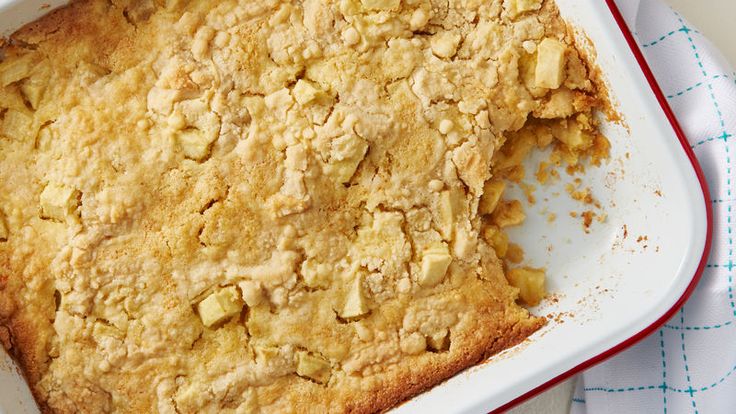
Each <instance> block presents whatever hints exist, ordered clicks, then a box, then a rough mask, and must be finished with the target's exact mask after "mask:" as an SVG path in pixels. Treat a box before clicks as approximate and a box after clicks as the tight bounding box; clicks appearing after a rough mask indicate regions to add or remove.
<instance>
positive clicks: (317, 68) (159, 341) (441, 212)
mask: <svg viewBox="0 0 736 414" xmlns="http://www.w3.org/2000/svg"><path fill="white" fill-rule="evenodd" d="M404 3H407V4H404ZM408 3H410V2H399V1H396V0H346V1H341V2H336V1H328V2H322V1H319V0H303V1H302V0H295V1H293V2H287V1H273V2H242V3H240V4H238V3H236V2H215V1H212V2H210V1H198V2H179V1H166V2H164V1H154V0H140V1H118V0H113V1H102V0H99V1H98V0H89V1H77V2H73V3H72V4H71V5H70V6H68V7H65V8H62V9H60V10H57V11H55V12H53V13H51V14H50V15H48V16H46V17H44V18H42V19H40V20H39V21H37V22H34V23H32V24H30V25H28V26H26V27H25V28H23V29H21V30H20V31H18V32H17V33H16V34H14V35H13V37H12V41H11V44H10V45H9V46H7V47H6V48H5V53H6V59H5V61H3V62H0V88H1V89H0V94H1V95H0V342H2V344H3V346H4V347H5V348H6V349H7V350H8V351H9V352H10V353H11V354H12V355H13V356H14V357H15V358H16V359H17V360H18V362H19V364H20V366H21V367H22V368H23V370H24V372H25V375H26V378H27V380H28V383H29V384H30V385H31V389H32V392H33V394H34V396H35V398H36V400H37V401H38V402H39V404H40V406H41V409H42V411H44V412H56V413H67V412H69V413H71V412H154V411H159V412H179V413H185V412H335V413H339V412H356V413H367V412H374V411H382V410H385V409H388V408H390V407H392V406H394V405H395V404H397V403H399V402H401V401H403V400H404V399H406V398H409V397H411V396H413V395H416V394H417V393H419V392H422V391H423V390H426V389H428V388H429V387H431V386H433V385H435V384H437V383H439V382H440V381H442V380H444V379H446V378H449V377H450V376H452V375H454V374H455V373H457V372H459V371H460V370H462V369H464V368H467V367H469V366H471V365H473V364H476V363H478V362H479V361H481V360H483V359H485V358H487V357H489V356H490V355H493V354H494V353H496V352H499V351H501V350H503V349H506V348H508V347H510V346H513V345H515V344H517V343H519V342H521V341H523V340H524V339H525V338H526V337H528V336H529V335H530V334H531V333H533V332H534V331H535V330H537V329H539V328H540V327H541V326H542V325H543V324H544V319H543V318H537V317H534V316H532V315H530V314H529V313H528V312H527V311H526V310H524V309H523V308H521V307H519V306H518V305H517V304H516V303H515V300H516V298H517V296H518V292H519V291H518V289H517V288H514V287H512V286H510V285H509V283H508V282H507V281H506V279H505V277H504V275H503V271H502V268H503V265H502V262H501V260H500V259H499V258H498V257H497V256H503V254H502V253H501V251H505V247H503V248H502V246H501V244H502V243H501V244H500V242H499V240H501V241H502V240H503V238H500V239H493V240H491V239H490V238H489V237H490V236H489V237H486V236H485V235H486V234H488V235H491V234H496V235H497V234H500V233H501V232H502V230H501V229H500V227H503V226H505V225H510V224H513V223H517V222H518V221H520V220H518V217H505V218H504V220H505V221H503V222H502V221H501V220H500V219H499V218H498V217H497V216H494V215H492V214H491V213H492V212H493V211H492V210H493V208H491V207H488V205H489V202H486V204H485V207H484V208H485V209H488V211H484V212H479V211H478V205H479V203H482V202H483V201H482V197H483V195H484V191H485V188H486V186H485V184H486V183H487V182H488V180H489V179H490V178H491V167H493V168H494V171H495V169H500V167H499V166H503V167H504V168H507V169H514V168H516V171H517V172H518V165H519V162H520V161H521V159H522V158H523V156H524V155H525V152H524V151H527V150H524V151H519V150H518V148H522V147H524V145H526V144H528V143H530V142H531V141H529V140H530V139H531V140H532V141H533V140H535V139H537V140H541V138H534V134H537V133H539V135H540V137H541V136H542V135H545V134H546V135H548V136H549V137H550V138H549V142H547V143H546V144H545V145H549V144H550V143H551V142H552V140H553V138H555V139H556V140H554V142H555V144H554V145H555V146H556V147H557V148H558V150H559V151H564V152H565V154H567V155H568V156H569V157H570V158H575V160H577V157H578V156H582V155H584V154H586V151H588V150H589V149H590V148H591V145H592V143H591V142H592V138H591V137H592V136H593V134H594V132H595V125H594V123H593V122H592V121H589V119H590V113H591V111H592V110H593V109H594V108H595V107H596V106H598V105H599V104H600V101H599V100H598V98H599V97H600V95H599V94H598V93H597V92H596V90H595V87H594V84H593V83H592V82H591V79H590V74H589V73H588V70H587V68H586V65H585V61H584V59H581V58H580V57H579V54H578V52H577V51H576V50H575V49H574V48H572V47H571V46H570V45H571V41H572V39H571V37H570V35H569V33H567V32H566V29H565V26H564V22H562V21H561V20H560V18H559V16H558V14H557V11H556V9H555V7H554V4H553V3H552V2H551V1H545V2H543V3H541V2H538V4H537V5H536V6H535V5H534V4H535V2H534V1H526V2H521V3H519V2H515V1H511V0H506V1H503V2H502V1H493V2H488V3H487V4H486V2H477V1H462V2H457V4H456V2H449V3H448V2H445V3H442V4H434V3H432V2H426V3H421V2H420V3H416V4H408ZM517 3H519V4H521V5H519V4H517ZM529 5H532V6H531V8H528V7H530V6H529ZM537 6H538V7H537ZM525 7H526V8H527V9H524V8H525ZM520 8H521V9H520ZM542 44H544V47H545V48H546V49H545V52H544V53H547V54H546V55H544V56H541V57H540V56H538V55H541V54H542V52H537V51H536V50H537V48H538V47H541V46H539V45H542ZM530 119H533V121H529V120H530ZM530 137H532V138H530ZM527 141H529V142H527ZM530 145H533V144H530ZM538 145H539V146H542V144H539V143H538ZM502 146H503V148H504V149H503V150H501V151H498V150H499V148H500V147H502ZM527 152H528V151H527ZM499 174H500V173H499ZM507 216H508V215H507ZM488 229H492V230H493V231H488ZM505 243H508V240H506V241H505Z"/></svg>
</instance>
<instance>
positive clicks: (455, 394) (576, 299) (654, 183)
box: [0, 0, 710, 413]
mask: <svg viewBox="0 0 736 414" xmlns="http://www.w3.org/2000/svg"><path fill="white" fill-rule="evenodd" d="M608 1H609V3H610V6H609V5H607V4H606V2H603V1H600V0H599V1H579V0H557V2H558V5H559V7H560V9H561V11H562V14H563V15H564V16H565V18H566V19H567V20H568V21H569V22H571V23H572V24H573V26H575V27H576V28H578V29H580V30H581V32H582V33H585V35H587V36H588V37H589V38H590V40H591V41H592V43H593V44H594V46H595V49H596V52H597V59H596V61H597V64H598V65H599V66H600V69H601V71H602V74H603V77H604V79H605V80H606V82H607V83H608V85H609V88H610V90H611V95H612V99H613V102H614V105H615V107H616V109H617V110H618V111H619V112H620V114H621V115H622V117H623V119H624V121H625V125H619V124H614V123H606V124H605V126H604V132H605V134H606V135H607V136H608V138H609V139H610V140H611V142H612V158H611V161H610V163H608V165H605V166H603V167H601V168H598V169H594V168H592V169H589V170H588V173H587V175H586V176H585V181H586V183H585V185H589V186H591V187H592V189H593V193H594V194H595V195H596V197H597V198H598V199H599V200H601V201H602V204H603V206H604V208H605V212H606V213H607V214H608V218H607V220H606V221H605V222H604V223H594V224H593V226H592V231H591V232H590V233H589V234H586V233H585V232H584V231H583V227H582V225H581V221H580V219H579V218H572V217H570V215H569V213H570V212H571V211H578V212H580V211H582V210H583V209H584V207H583V206H581V205H580V204H579V203H578V202H574V201H572V200H571V199H570V198H569V197H568V196H567V195H566V193H565V190H564V184H565V182H566V181H565V180H563V181H562V182H561V183H560V184H558V185H552V186H548V187H542V188H539V189H538V191H537V194H536V198H537V200H540V201H539V202H538V203H537V204H536V205H532V206H527V211H528V216H529V218H528V219H527V222H526V223H525V225H524V226H523V227H521V228H519V229H517V230H515V231H514V232H513V234H512V238H513V239H514V241H516V242H518V243H520V244H521V245H522V246H524V249H525V251H526V262H527V263H528V264H530V265H533V266H544V267H546V268H547V270H548V274H549V278H550V282H549V285H550V288H551V290H552V291H553V292H554V293H555V295H553V296H554V297H555V298H556V301H548V302H546V303H544V304H542V305H541V306H540V307H538V309H536V310H535V311H536V312H538V313H539V314H543V315H546V314H552V315H555V316H556V317H554V318H552V320H551V321H550V323H549V324H548V325H547V326H546V327H545V328H544V329H542V330H541V331H540V332H538V333H536V334H535V335H534V336H533V337H532V338H531V339H530V340H529V341H527V342H525V343H524V344H522V345H520V346H518V347H515V348H513V349H511V350H507V351H505V352H503V353H502V354H500V355H497V356H495V357H493V358H492V359H491V360H490V361H489V362H487V363H484V364H482V365H480V366H477V367H474V368H471V369H469V370H467V371H466V372H465V373H462V374H459V375H457V376H456V377H454V378H453V379H451V380H449V381H447V382H446V383H444V384H442V385H440V386H438V387H435V388H434V389H433V390H431V391H429V392H427V393H425V394H423V395H421V396H419V397H417V398H415V399H413V400H411V401H409V402H408V403H406V404H404V405H402V406H400V407H399V408H397V409H395V410H394V412H397V413H412V412H422V413H434V412H437V413H450V412H457V413H482V412H488V411H491V410H496V409H498V410H501V409H503V408H508V407H509V406H510V405H511V404H513V403H516V402H519V401H521V400H522V399H524V398H527V397H529V396H530V395H533V394H534V393H536V392H539V391H541V390H542V389H544V388H546V387H549V386H550V385H552V384H554V383H556V382H558V381H560V380H562V379H564V378H565V377H567V376H569V375H572V374H573V373H574V372H577V371H579V370H581V369H583V368H585V367H587V366H590V365H591V364H593V363H595V362H597V361H600V360H602V359H603V358H606V357H608V356H610V355H612V354H614V353H615V352H617V351H620V350H621V349H623V348H625V347H626V346H629V345H631V344H633V343H634V342H635V341H636V340H638V339H641V338H642V337H644V336H645V335H646V334H647V333H648V332H650V331H651V330H653V329H654V328H655V327H656V326H657V325H658V324H660V323H662V322H663V321H664V320H665V319H666V318H667V317H668V316H669V314H670V313H672V312H673V311H674V310H675V309H676V308H677V307H678V306H679V305H680V304H681V303H682V302H683V301H684V300H685V298H686V296H687V295H688V294H689V293H690V291H692V289H693V288H694V286H695V283H696V282H697V279H698V278H699V275H700V273H701V271H702V268H703V266H704V263H705V259H706V252H707V251H708V247H709V240H710V207H709V206H710V204H709V202H708V200H709V198H708V196H707V188H706V186H705V183H704V180H703V178H702V174H701V173H700V169H699V167H698V166H697V163H695V161H694V157H693V155H692V151H691V150H690V148H689V146H688V145H687V143H686V141H685V140H684V137H683V136H682V134H681V132H680V130H679V128H678V127H677V125H676V123H675V122H674V118H673V117H672V115H671V112H670V111H669V108H668V107H667V106H666V102H665V99H664V98H663V96H662V95H661V92H659V90H658V88H657V87H656V84H654V83H653V81H652V78H651V74H650V73H648V69H646V66H645V65H644V66H640V62H642V63H643V59H641V56H640V55H638V56H637V54H638V49H636V51H635V50H634V49H632V48H631V47H630V46H629V44H632V45H633V43H630V42H632V39H631V38H630V34H629V33H628V31H626V34H624V33H623V32H622V28H620V27H619V23H617V19H616V18H615V17H619V22H620V21H621V20H620V16H615V10H613V9H609V7H612V8H613V7H614V6H612V1H611V0H608ZM62 3H64V2H63V1H52V2H49V1H48V0H46V1H35V0H33V1H29V0H25V1H20V0H0V34H4V35H7V34H9V33H10V32H11V31H12V30H15V29H16V28H17V27H18V26H20V25H21V24H23V23H26V22H28V21H31V20H33V19H35V18H37V17H39V16H41V15H42V14H43V13H45V12H47V11H48V10H49V8H48V7H47V8H42V5H43V4H49V5H50V6H52V7H53V6H56V5H59V4H62ZM626 36H629V37H628V38H627V37H626ZM648 77H649V79H648ZM653 89H654V90H653ZM655 90H656V92H655ZM627 154H628V155H629V156H627ZM530 165H531V164H530ZM563 175H564V174H563ZM545 199H546V200H547V201H544V200H545ZM548 213H554V214H556V216H557V219H556V220H555V221H554V222H552V223H549V222H548V221H547V217H548ZM640 236H641V239H640ZM645 236H646V240H645V239H644V237H645ZM637 240H638V241H637ZM556 321H557V322H556ZM3 357H4V358H6V361H5V362H2V363H0V413H2V412H3V411H6V412H10V413H31V412H37V409H36V408H35V405H34V403H33V399H32V398H31V397H30V394H29V392H28V390H27V387H26V386H25V384H24V383H23V381H22V378H21V377H20V376H19V375H18V374H17V373H16V371H15V370H14V369H13V368H12V363H11V362H10V361H9V360H8V359H7V356H5V355H3Z"/></svg>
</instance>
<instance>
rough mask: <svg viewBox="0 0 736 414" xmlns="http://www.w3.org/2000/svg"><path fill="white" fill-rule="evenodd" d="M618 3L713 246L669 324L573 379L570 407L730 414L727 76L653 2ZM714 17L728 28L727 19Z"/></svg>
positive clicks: (732, 259) (734, 332)
mask: <svg viewBox="0 0 736 414" xmlns="http://www.w3.org/2000/svg"><path fill="white" fill-rule="evenodd" d="M693 1H695V0H693ZM729 1H732V0H729ZM617 3H618V4H619V6H620V8H621V10H622V13H623V14H624V17H625V18H626V20H627V23H628V25H629V27H630V28H631V29H632V30H633V31H634V34H635V37H636V39H637V42H638V43H639V45H640V48H641V49H642V51H643V52H644V56H645V57H646V59H647V62H648V63H649V65H650V66H651V68H652V71H653V72H654V75H655V76H656V78H657V81H658V83H659V85H660V86H661V87H662V90H663V91H664V93H665V95H666V96H667V99H668V101H669V104H670V105H671V106H672V109H673V110H674V112H675V115H676V116H677V118H678V120H679V121H680V124H681V125H682V127H683V129H684V131H685V134H686V135H687V138H688V140H689V141H690V145H691V147H692V148H693V150H694V151H695V155H696V156H697V158H698V160H699V161H700V164H701V166H702V167H703V170H704V172H705V176H706V178H707V181H708V185H709V186H710V191H711V196H712V200H711V202H712V203H713V212H714V229H713V230H714V238H713V248H712V250H711V255H710V259H709V261H708V266H707V268H706V270H705V273H704V274H703V278H702V280H701V282H700V284H699V285H698V286H697V288H696V290H695V292H694V293H693V295H692V297H691V298H690V299H689V300H688V301H687V303H686V304H685V305H684V306H683V307H682V309H680V310H679V311H678V312H677V313H676V314H675V316H674V317H673V318H672V319H671V320H670V321H668V322H667V323H666V324H665V325H663V326H661V327H660V328H658V329H657V330H656V331H654V333H653V334H652V335H651V336H649V337H648V338H647V339H645V340H643V341H642V342H640V343H639V344H637V345H635V346H634V347H633V348H631V349H629V350H627V351H625V352H623V353H622V354H620V355H617V356H616V357H614V358H612V359H610V360H608V361H606V362H604V363H602V364H600V365H598V366H596V367H594V368H592V369H590V370H588V371H586V372H585V373H583V374H582V375H581V376H580V378H579V379H578V384H577V389H576V391H575V394H574V397H573V402H572V408H571V413H572V414H607V413H665V414H666V413H672V414H679V413H695V414H698V413H703V414H710V413H714V414H715V413H717V414H720V413H736V374H735V373H734V371H736V300H735V299H734V289H736V275H735V274H734V272H736V255H735V254H734V238H736V188H734V185H736V73H735V72H734V71H733V69H732V67H731V66H730V65H729V64H728V63H727V62H726V60H725V59H724V58H723V57H722V56H721V55H720V54H719V53H718V51H717V50H716V49H715V48H714V47H713V45H712V44H710V43H709V42H708V40H707V39H706V38H705V37H704V36H703V35H702V34H701V33H700V32H699V31H698V30H696V29H695V28H693V27H692V26H691V25H690V24H689V23H688V22H686V21H685V19H684V18H683V17H682V16H680V15H679V14H678V13H677V12H675V11H674V10H672V9H670V8H669V7H667V6H666V5H665V4H663V3H662V2H661V1H660V0H617ZM704 7H705V6H704ZM722 22H723V23H726V22H730V24H732V25H733V30H734V32H735V33H736V18H734V16H731V17H730V18H725V17H724V19H723V20H722ZM733 40H734V41H736V36H734V39H733ZM635 139H646V137H635ZM673 139H674V138H673ZM732 193H733V194H732ZM673 225H677V223H673ZM641 277H647V275H646V274H642V275H641Z"/></svg>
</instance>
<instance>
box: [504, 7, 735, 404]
mask: <svg viewBox="0 0 736 414" xmlns="http://www.w3.org/2000/svg"><path fill="white" fill-rule="evenodd" d="M643 1H647V0H643ZM665 1H666V2H667V3H669V4H670V5H671V6H672V8H674V9H675V10H677V11H678V12H680V13H681V14H682V15H683V16H685V18H687V19H688V20H689V21H690V23H692V24H693V25H694V26H696V27H697V28H698V30H700V31H701V32H702V33H703V34H705V35H706V36H708V37H709V38H710V40H711V41H713V43H715V44H716V46H718V48H719V49H720V50H721V52H723V54H724V56H726V58H727V59H728V60H729V61H730V62H731V64H733V65H736V24H734V19H735V18H736V1H734V0H665ZM574 383H575V379H574V378H573V379H570V380H568V381H565V382H563V383H562V384H560V385H558V386H556V387H554V388H552V389H551V390H549V391H547V392H545V393H543V394H541V395H539V396H538V397H536V398H533V399H531V400H529V401H528V402H526V403H524V404H522V405H520V406H518V407H516V408H514V409H512V410H510V411H509V412H508V414H567V413H568V412H569V410H570V398H571V396H572V390H573V386H574Z"/></svg>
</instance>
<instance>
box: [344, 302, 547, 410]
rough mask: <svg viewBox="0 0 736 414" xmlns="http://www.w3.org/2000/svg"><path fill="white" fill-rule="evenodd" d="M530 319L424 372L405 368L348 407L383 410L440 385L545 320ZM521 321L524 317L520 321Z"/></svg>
mask: <svg viewBox="0 0 736 414" xmlns="http://www.w3.org/2000/svg"><path fill="white" fill-rule="evenodd" d="M530 317H531V318H533V319H531V321H532V322H533V323H530V324H524V325H525V326H520V325H522V323H521V322H517V323H516V324H514V325H511V326H510V327H508V328H506V329H505V330H502V331H500V332H498V331H496V332H494V333H496V335H495V336H491V335H489V336H486V337H484V338H482V339H480V340H479V341H478V342H476V344H475V345H476V346H469V347H466V348H465V349H464V350H463V352H462V353H461V354H460V355H458V358H456V359H455V360H454V361H451V362H450V363H448V364H445V365H435V366H434V367H430V368H429V370H427V371H425V372H417V371H408V372H404V373H402V374H401V375H399V376H397V377H396V378H395V381H393V382H391V383H390V384H388V386H386V387H385V388H382V389H381V390H380V391H378V392H376V393H374V394H372V395H371V396H368V397H364V398H361V399H357V400H356V401H355V402H354V404H353V405H352V406H350V407H348V411H347V412H350V413H354V414H368V413H377V412H386V411H388V410H389V409H391V408H394V407H395V406H397V405H399V404H401V403H403V402H406V401H408V400H409V399H411V398H413V397H416V396H418V395H419V394H421V393H423V392H425V391H428V390H429V389H431V388H434V387H435V386H439V385H441V383H442V382H444V381H445V380H447V379H449V378H451V377H454V376H455V375H456V374H457V373H459V372H460V371H463V370H465V369H467V368H470V367H472V366H475V365H477V364H480V363H481V362H483V361H485V360H487V359H488V358H490V357H492V356H493V355H495V354H497V353H499V352H501V351H503V350H506V349H508V348H511V347H513V346H515V345H518V344H519V343H521V342H523V341H524V340H526V339H527V338H528V337H529V336H530V335H531V334H533V333H534V332H536V331H537V330H539V329H540V328H541V327H542V326H544V325H545V324H546V323H547V321H546V319H544V318H537V317H534V316H531V315H530ZM523 322H525V321H523Z"/></svg>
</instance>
